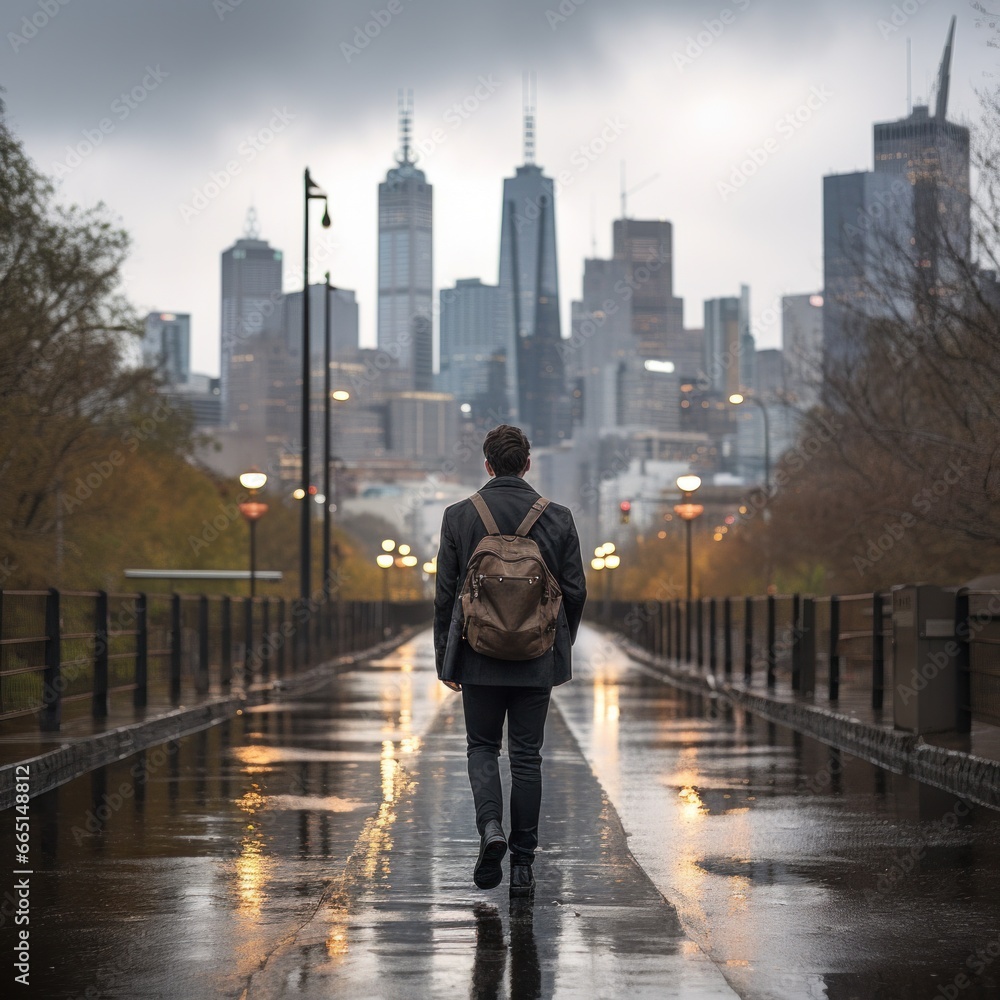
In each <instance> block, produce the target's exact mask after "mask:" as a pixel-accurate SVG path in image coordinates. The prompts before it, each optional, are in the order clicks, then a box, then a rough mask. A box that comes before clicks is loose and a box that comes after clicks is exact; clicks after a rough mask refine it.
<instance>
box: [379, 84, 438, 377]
mask: <svg viewBox="0 0 1000 1000" xmlns="http://www.w3.org/2000/svg"><path fill="white" fill-rule="evenodd" d="M412 137H413V91H412V90H410V91H405V92H404V91H402V90H401V91H400V92H399V147H400V149H399V153H398V154H397V156H396V166H394V167H392V168H391V169H390V170H389V172H388V173H387V174H386V178H385V180H384V181H383V182H382V183H381V184H379V186H378V346H379V349H380V350H382V351H384V352H385V353H386V354H388V355H389V356H390V357H391V358H393V359H395V360H397V361H398V362H399V365H400V367H401V368H402V369H403V370H405V371H406V372H407V373H409V384H410V386H411V387H412V388H413V389H415V390H418V391H428V390H430V389H431V388H432V381H433V373H434V334H433V325H432V316H433V300H434V290H433V273H434V258H433V229H434V226H433V222H434V191H433V188H432V187H431V185H430V184H428V183H427V178H426V177H425V175H424V172H423V171H422V170H419V169H418V168H417V167H416V166H415V163H416V157H415V155H414V152H413V149H412Z"/></svg>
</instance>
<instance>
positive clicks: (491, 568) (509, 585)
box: [462, 493, 562, 660]
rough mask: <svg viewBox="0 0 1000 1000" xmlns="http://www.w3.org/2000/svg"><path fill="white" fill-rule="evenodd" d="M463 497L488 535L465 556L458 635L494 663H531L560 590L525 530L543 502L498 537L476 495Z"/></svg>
mask: <svg viewBox="0 0 1000 1000" xmlns="http://www.w3.org/2000/svg"><path fill="white" fill-rule="evenodd" d="M469 499H470V500H471V501H472V502H473V504H474V505H475V508H476V510H477V511H478V512H479V516H480V517H481V518H482V521H483V524H485V525H486V530H487V531H488V532H489V534H487V535H486V537H485V538H483V540H482V541H481V542H480V543H479V544H478V545H477V546H476V548H475V551H474V552H473V553H472V555H471V556H470V557H469V565H468V567H467V568H466V571H465V583H464V584H463V585H462V613H463V614H464V616H465V624H464V627H463V629H462V637H463V638H464V639H466V640H467V641H468V643H469V645H470V646H471V647H472V648H473V649H474V650H475V651H476V652H477V653H482V654H484V655H485V656H494V657H496V658H497V659H500V660H531V659H534V658H535V657H536V656H541V655H542V653H544V652H546V651H547V650H548V649H550V648H551V647H552V644H553V642H555V637H556V621H557V619H558V618H559V609H560V608H561V607H562V590H561V589H560V588H559V583H558V582H557V580H556V578H555V577H554V576H553V575H552V572H551V570H550V569H549V568H548V566H547V565H546V564H545V560H544V559H543V558H542V554H541V552H540V551H539V549H538V543H537V542H535V541H534V539H531V538H528V537H527V535H528V532H529V531H530V530H531V526H532V525H533V524H534V523H535V521H537V520H538V518H539V517H541V515H542V512H543V511H544V510H545V508H546V507H547V506H548V504H549V501H548V500H546V499H544V498H543V497H539V498H538V499H537V500H536V501H535V502H534V504H532V506H531V510H529V511H528V513H527V514H526V515H525V517H524V520H523V521H522V522H521V523H520V525H519V526H518V528H517V531H516V532H515V534H513V535H501V534H500V529H499V528H498V527H497V523H496V521H495V520H494V518H493V515H492V514H491V513H490V510H489V508H488V507H487V506H486V501H485V500H484V499H483V498H482V496H481V495H480V494H479V493H473V494H472V496H471V497H469Z"/></svg>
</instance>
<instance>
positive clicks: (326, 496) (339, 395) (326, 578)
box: [323, 271, 351, 602]
mask: <svg viewBox="0 0 1000 1000" xmlns="http://www.w3.org/2000/svg"><path fill="white" fill-rule="evenodd" d="M336 290H337V289H336V288H335V287H334V286H333V285H331V284H330V272H329V271H327V272H326V293H325V298H324V300H323V303H324V306H325V311H324V320H323V333H324V345H323V600H324V602H326V601H328V600H329V599H330V583H331V579H330V577H331V573H332V570H331V566H330V498H331V486H330V460H331V459H330V438H331V431H330V400H331V399H335V400H337V401H338V402H340V401H342V400H345V399H350V398H351V394H350V393H349V392H347V391H346V390H344V389H338V390H337V391H336V392H331V390H330V362H331V361H332V360H333V359H332V357H331V354H332V350H331V346H330V312H331V309H330V294H331V293H332V292H335V291H336Z"/></svg>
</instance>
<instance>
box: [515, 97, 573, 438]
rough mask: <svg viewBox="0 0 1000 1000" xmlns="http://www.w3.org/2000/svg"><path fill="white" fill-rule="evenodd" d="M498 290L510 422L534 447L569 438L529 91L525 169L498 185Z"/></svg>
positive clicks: (549, 184)
mask: <svg viewBox="0 0 1000 1000" xmlns="http://www.w3.org/2000/svg"><path fill="white" fill-rule="evenodd" d="M499 284H500V322H501V328H502V329H503V330H504V331H505V340H506V366H507V380H506V381H507V396H508V399H507V405H508V408H509V414H510V416H511V418H513V419H517V420H518V421H520V422H521V423H522V424H523V425H524V426H526V427H527V428H529V429H530V432H531V435H532V441H533V443H536V444H538V445H539V446H545V445H551V444H554V443H556V442H557V441H558V440H560V439H562V438H564V437H566V436H568V434H569V433H570V427H569V400H568V399H567V397H566V384H565V377H564V373H563V361H562V356H561V354H560V350H559V347H560V342H561V339H562V337H561V331H560V323H559V273H558V266H557V261H556V215H555V185H554V183H553V180H552V178H551V177H546V176H545V175H544V174H543V173H542V169H541V167H539V166H538V165H537V164H536V163H535V109H534V100H533V98H532V97H531V96H530V90H529V91H528V92H527V93H526V99H525V111H524V164H523V166H520V167H518V168H517V171H516V173H515V176H513V177H508V178H505V179H504V182H503V204H502V223H501V228H500V282H499Z"/></svg>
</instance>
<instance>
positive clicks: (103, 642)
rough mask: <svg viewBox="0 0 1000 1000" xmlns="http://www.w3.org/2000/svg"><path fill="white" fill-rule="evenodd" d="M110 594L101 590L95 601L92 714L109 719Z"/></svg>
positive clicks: (95, 716)
mask: <svg viewBox="0 0 1000 1000" xmlns="http://www.w3.org/2000/svg"><path fill="white" fill-rule="evenodd" d="M108 700H109V699H108V592H107V591H106V590H99V591H98V592H97V598H96V599H95V601H94V688H93V691H91V707H90V714H91V715H92V716H93V717H94V718H95V719H106V718H107V717H108V707H109V706H108Z"/></svg>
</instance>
